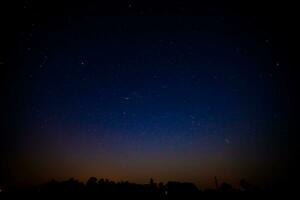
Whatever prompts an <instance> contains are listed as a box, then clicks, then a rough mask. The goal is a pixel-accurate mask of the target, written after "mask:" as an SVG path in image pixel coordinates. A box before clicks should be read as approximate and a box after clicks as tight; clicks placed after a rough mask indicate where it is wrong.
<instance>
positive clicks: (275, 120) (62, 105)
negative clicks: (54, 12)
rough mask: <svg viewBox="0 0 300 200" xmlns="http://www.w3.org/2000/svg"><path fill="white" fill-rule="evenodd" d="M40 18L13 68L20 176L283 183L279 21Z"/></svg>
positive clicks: (20, 42)
mask: <svg viewBox="0 0 300 200" xmlns="http://www.w3.org/2000/svg"><path fill="white" fill-rule="evenodd" d="M24 12H25V14H24V13H23V14H24V16H28V13H27V14H26V12H27V11H24ZM29 16H30V17H28V18H26V20H24V21H22V26H19V27H17V30H16V31H15V32H14V33H15V34H14V44H13V48H11V49H10V54H9V56H8V59H7V60H8V61H3V62H2V63H1V65H6V64H7V63H9V62H10V64H12V65H14V66H15V67H14V70H13V71H12V70H8V72H7V74H9V75H10V76H11V75H12V74H13V76H11V77H14V78H7V82H9V81H12V82H10V87H9V88H8V87H7V88H8V89H7V90H6V91H7V96H8V98H7V99H8V101H7V102H9V103H7V102H6V105H9V106H8V107H11V109H12V110H11V112H10V113H14V114H11V115H8V117H7V122H8V124H9V125H7V127H6V129H5V130H6V131H7V130H9V131H7V132H11V133H12V134H13V135H14V136H11V137H10V136H5V138H6V139H7V141H14V145H13V146H10V148H11V149H13V151H12V152H13V153H12V154H13V155H14V156H12V157H10V158H9V159H8V160H9V162H7V163H10V164H7V166H10V165H12V164H11V163H18V164H22V165H23V166H24V171H22V172H20V171H19V172H15V171H17V170H16V169H17V167H11V168H10V170H9V172H11V174H13V173H15V174H17V175H11V174H10V173H8V174H9V175H7V177H8V178H7V179H8V180H17V181H19V182H22V181H24V182H26V181H29V182H30V181H41V180H47V179H49V178H58V179H61V178H68V177H76V178H79V179H81V180H85V179H86V178H88V177H89V176H98V177H106V178H110V179H113V180H121V179H122V180H131V181H135V182H146V181H148V179H149V177H153V178H154V179H155V180H159V181H167V180H180V181H192V182H195V183H197V184H198V185H200V186H212V185H213V178H212V177H214V176H218V177H220V179H221V180H222V181H229V182H232V183H233V184H236V183H238V181H239V180H240V179H241V178H246V179H249V180H251V181H253V182H255V183H258V184H261V183H265V182H266V181H270V180H271V178H272V176H273V175H274V173H273V171H272V170H271V171H270V167H271V166H272V164H274V163H276V162H278V156H279V155H281V153H282V152H281V151H282V149H281V148H280V144H281V143H280V142H279V141H280V140H281V141H282V139H286V137H282V135H281V134H280V133H279V132H280V131H281V130H282V128H281V127H282V126H285V122H283V119H284V117H285V116H286V115H287V108H286V105H287V101H288V98H287V97H286V96H284V92H285V90H284V88H285V86H284V85H285V83H286V77H285V75H286V74H285V73H284V71H283V70H284V68H285V67H286V65H287V62H286V60H284V59H283V58H284V56H277V55H278V52H277V51H276V50H274V49H276V45H278V43H279V42H278V38H276V36H277V35H274V34H273V32H272V30H273V29H270V27H265V26H264V24H263V23H262V22H261V20H262V19H264V20H265V21H267V19H268V18H259V17H255V16H250V17H249V16H248V17H242V16H239V17H236V16H227V15H223V14H220V15H213V16H210V15H208V16H199V17H183V16H182V17H174V16H173V17H150V16H147V17H145V16H140V17H134V16H131V17H103V16H88V15H84V16H81V15H79V16H73V15H65V16H47V17H45V16H43V17H40V18H36V17H33V16H35V15H32V16H31V15H29ZM7 77H9V76H7ZM13 80H15V81H13ZM12 91H15V93H14V92H12ZM12 102H14V103H12ZM12 104H14V105H16V106H15V107H14V108H12V107H13V105H12ZM8 109H9V108H8ZM8 109H7V110H8ZM12 116H13V117H12ZM16 116H17V117H16ZM12 121H14V122H15V123H16V124H18V125H19V126H18V127H17V128H16V127H14V128H11V125H10V124H11V123H12ZM8 149H9V148H8ZM5 155H6V156H8V155H9V154H8V153H5ZM284 162H285V161H282V160H281V161H280V163H281V164H279V165H278V166H281V165H282V163H284ZM53 163H55V164H53ZM278 168H280V167H278ZM273 169H274V171H275V170H276V169H277V166H275V167H274V168H273ZM16 177H22V180H21V181H20V180H18V178H16Z"/></svg>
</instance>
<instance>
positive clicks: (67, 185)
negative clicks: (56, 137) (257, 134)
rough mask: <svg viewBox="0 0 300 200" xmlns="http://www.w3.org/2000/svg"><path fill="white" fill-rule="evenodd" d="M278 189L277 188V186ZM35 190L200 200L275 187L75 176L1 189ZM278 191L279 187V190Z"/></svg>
mask: <svg viewBox="0 0 300 200" xmlns="http://www.w3.org/2000/svg"><path fill="white" fill-rule="evenodd" d="M275 190H277V189H275ZM24 191H27V192H28V191H29V192H34V193H40V194H67V195H73V194H76V195H80V194H81V195H93V196H96V197H99V199H154V200H156V199H159V200H172V199H201V198H202V197H205V196H226V195H249V194H257V193H261V192H266V193H268V192H273V191H272V190H267V189H264V190H262V189H260V188H258V187H257V186H254V185H252V184H250V183H249V182H247V181H246V180H243V179H242V180H241V181H240V185H239V187H237V188H234V187H232V186H231V185H230V184H229V183H225V182H224V183H221V184H220V185H218V184H216V188H215V189H204V190H202V189H199V188H197V187H196V186H195V185H194V184H193V183H188V182H177V181H169V182H167V183H165V184H164V183H161V182H160V183H156V182H154V180H153V179H150V181H149V183H148V184H136V183H131V182H128V181H120V182H114V181H111V180H108V179H103V178H101V179H97V178H96V177H90V178H89V179H88V180H87V182H86V183H83V182H80V181H78V180H76V179H74V178H70V179H69V180H65V181H56V180H51V181H49V182H47V183H44V184H42V185H39V186H37V187H34V188H31V189H27V190H20V189H19V190H18V189H16V188H14V189H7V188H6V189H3V188H2V189H1V192H3V193H4V192H7V193H9V192H24ZM277 191H279V190H277Z"/></svg>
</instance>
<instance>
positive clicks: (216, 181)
mask: <svg viewBox="0 0 300 200" xmlns="http://www.w3.org/2000/svg"><path fill="white" fill-rule="evenodd" d="M215 184H216V189H218V188H219V184H218V179H217V176H215Z"/></svg>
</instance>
